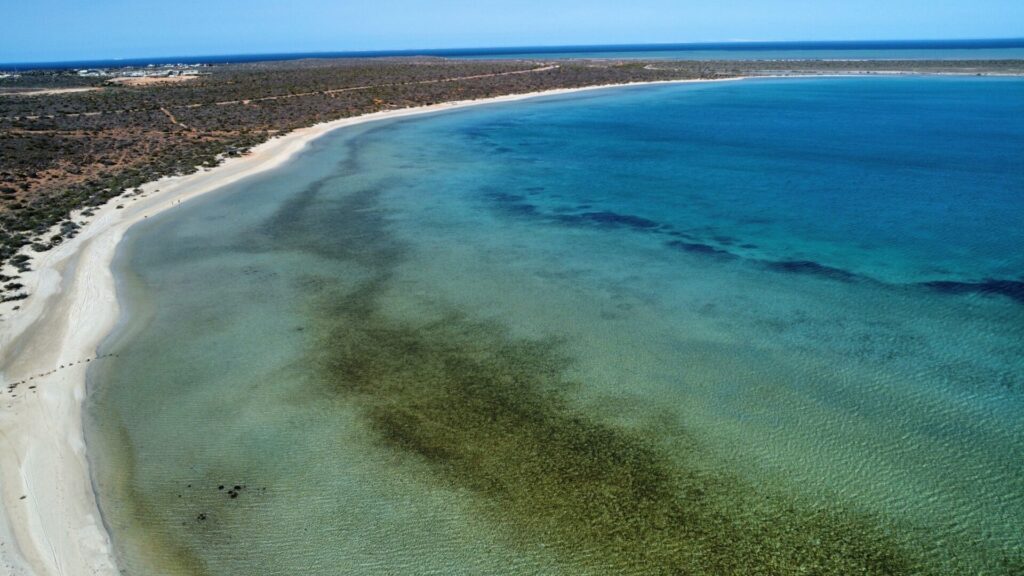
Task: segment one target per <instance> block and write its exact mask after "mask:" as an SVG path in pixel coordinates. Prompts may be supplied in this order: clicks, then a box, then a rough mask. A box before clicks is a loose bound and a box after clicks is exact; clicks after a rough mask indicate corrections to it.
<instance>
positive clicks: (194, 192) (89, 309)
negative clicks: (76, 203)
mask: <svg viewBox="0 0 1024 576" xmlns="http://www.w3.org/2000/svg"><path fill="white" fill-rule="evenodd" d="M676 82H697V81H695V80H686V81H669V82H668V83H676ZM658 83H661V82H658ZM600 88H607V86H593V87H587V88H577V89H563V90H552V91H547V92H536V93H530V94H519V95H512V96H502V97H498V98H492V99H486V100H474V101H462V102H450V103H445V104H437V105H433V106H425V107H419V108H409V109H400V110H392V111H385V112H378V113H374V114H368V115H364V116H359V117H355V118H345V119H341V120H336V121H333V122H327V123H323V124H319V125H316V126H312V127H309V128H304V129H301V130H297V131H294V132H291V133H289V134H287V135H284V136H280V137H277V138H274V139H272V140H270V141H268V142H265V143H263V144H261V145H259V146H257V147H255V148H254V149H253V150H252V151H251V152H250V153H248V154H246V155H245V156H242V157H240V158H232V159H229V160H226V161H225V162H223V163H222V164H221V165H220V166H218V167H216V168H214V169H210V170H203V171H200V172H198V173H195V174H191V175H188V176H180V177H173V178H165V179H162V180H159V181H156V182H151V183H149V184H146V185H144V186H143V187H142V189H143V193H142V194H141V195H138V196H133V197H125V198H117V199H114V200H112V201H110V202H108V203H107V204H106V205H104V206H103V207H102V208H101V209H99V210H98V211H97V212H96V215H95V216H94V217H93V219H92V220H91V221H90V222H89V223H88V224H87V225H86V226H84V227H83V228H82V229H81V230H80V232H79V234H78V236H76V237H75V238H73V239H71V240H69V241H66V242H65V243H63V244H61V245H60V246H59V247H57V248H55V249H53V250H50V251H48V252H45V253H43V254H40V255H38V256H37V257H36V258H34V259H33V262H32V266H33V271H32V272H29V273H26V274H24V275H23V276H22V279H21V280H20V282H22V283H23V284H25V286H26V289H27V290H28V292H29V293H30V297H29V298H28V299H26V300H22V301H20V302H8V303H4V304H0V315H2V319H0V389H2V390H3V396H2V397H0V401H2V402H0V572H2V573H7V574H12V575H28V574H32V575H51V574H60V575H79V574H81V575H86V574H88V575H105V574H117V573H118V571H117V568H116V564H115V561H114V556H113V550H112V546H111V543H110V536H109V535H108V533H107V531H106V528H105V527H104V525H103V521H102V518H101V516H100V513H99V510H98V508H97V504H96V498H95V494H94V493H93V489H92V483H91V480H90V475H89V469H88V461H87V458H86V447H85V442H84V438H83V429H82V402H83V399H84V397H85V384H86V381H85V376H86V368H87V367H88V366H89V365H90V364H91V361H94V359H95V356H96V350H97V347H98V346H99V344H100V342H101V341H102V339H103V338H104V337H105V336H106V335H107V334H108V333H109V332H110V330H111V329H112V328H113V327H114V325H115V323H116V322H117V319H118V315H119V309H118V302H117V297H116V293H115V285H114V278H113V276H112V273H111V267H110V265H111V262H112V260H113V257H114V254H115V252H116V249H117V246H118V243H119V242H120V240H121V238H122V236H123V235H124V233H125V231H126V230H127V229H128V228H129V227H131V226H132V225H133V224H134V223H136V222H138V221H140V220H142V219H143V218H146V217H149V216H152V215H154V214H157V213H159V212H162V211H164V210H168V209H173V208H174V207H175V206H177V205H179V203H180V202H182V201H185V200H187V199H190V198H194V197H196V196H199V195H201V194H205V193H207V192H210V191H213V190H216V189H219V188H221V187H223V186H225V185H227V184H230V183H232V182H235V181H238V180H240V179H242V178H245V177H248V176H251V175H253V174H256V173H259V172H262V171H265V170H269V169H271V168H273V167H275V166H278V165H280V164H282V163H284V162H286V161H287V160H288V159H289V158H291V157H292V156H294V155H295V154H296V153H298V152H299V151H300V150H302V149H303V148H304V147H305V146H306V145H307V144H308V143H309V142H310V141H311V140H313V139H315V138H317V137H319V136H321V135H323V134H325V133H327V132H329V131H331V130H334V129H337V128H341V127H344V126H351V125H354V124H360V123H363V122H369V121H373V120H380V119H385V118H397V117H403V116H413V115H420V114H426V113H430V112H437V111H442V110H450V109H453V108H459V107H465V106H472V105H478V104H485V103H495V102H510V101H515V100H522V99H526V98H531V97H536V96H541V95H555V94H560V93H569V92H576V91H581V90H593V89H600ZM118 205H123V208H121V209H118V208H117V206H118ZM18 306H20V309H17V310H15V309H14V308H15V307H18ZM100 361H102V360H100ZM15 383H20V384H17V386H16V387H15V388H14V389H13V390H8V387H10V386H11V385H12V384H15Z"/></svg>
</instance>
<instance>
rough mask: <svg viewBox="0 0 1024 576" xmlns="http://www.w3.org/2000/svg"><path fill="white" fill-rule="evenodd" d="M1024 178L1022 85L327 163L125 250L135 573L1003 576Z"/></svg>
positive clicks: (775, 97)
mask: <svg viewBox="0 0 1024 576" xmlns="http://www.w3.org/2000/svg"><path fill="white" fill-rule="evenodd" d="M1021 150H1024V81H1020V80H1015V79H949V78H860V79H787V80H758V81H742V82H728V83H714V84H702V85H677V86H658V87H636V88H628V89H611V90H603V91H597V92H588V93H582V94H576V95H570V96H562V97H548V98H542V99H535V100H530V101H524V102H518V103H512V104H501V105H489V106H484V107H478V108H472V109H464V110H461V111H457V112H450V113H445V114H439V115H433V116H430V117H422V118H417V119H407V120H402V121H387V122H377V123H371V124H365V125H361V126H358V127H355V128H351V129H345V130H342V131H339V132H336V133H333V134H330V135H328V136H326V137H324V138H322V139H320V140H318V141H316V142H315V143H314V144H313V145H312V147H311V148H310V149H309V150H308V151H307V152H305V153H304V154H303V155H302V156H301V157H299V158H297V159H296V160H295V161H293V162H291V163H289V164H288V165H287V166H285V167H282V168H280V169H278V170H276V171H274V172H272V173H269V174H265V175H261V176H259V177H255V178H251V179H249V180H246V181H244V182H241V183H239V184H237V185H233V186H231V187H228V188H226V189H224V190H223V191H221V192H219V193H217V194H213V195H210V196H208V197H205V198H201V199H198V200H195V201H192V202H189V203H187V204H184V205H182V206H181V207H180V208H176V209H175V210H174V211H172V212H169V213H166V214H164V215H162V216H160V217H158V218H151V219H149V220H147V221H146V222H144V223H142V224H139V225H137V226H136V227H135V228H133V229H132V230H131V231H130V233H129V235H128V237H127V239H126V241H125V243H124V244H123V245H122V249H121V251H120V254H119V257H118V262H117V268H118V271H119V277H120V285H119V290H120V295H121V298H122V301H123V302H124V304H125V308H126V313H127V316H126V317H127V321H126V322H124V323H123V324H122V325H121V326H120V327H119V329H118V330H117V331H116V333H115V334H114V335H112V336H111V337H110V338H109V339H108V341H107V342H106V343H105V344H104V352H109V353H114V354H117V357H116V358H115V359H113V360H111V361H110V362H109V363H107V364H105V365H103V366H96V367H94V370H93V372H92V373H91V390H90V396H89V403H88V422H87V439H88V441H89V445H90V454H91V457H92V459H93V462H94V473H95V480H96V484H97V486H98V489H99V494H100V504H101V508H102V510H103V512H104V515H105V518H106V520H107V522H108V524H109V525H110V527H111V529H112V533H113V536H114V540H115V545H116V548H117V551H118V555H119V559H120V561H121V564H122V567H123V568H124V569H125V571H126V572H127V573H130V574H150V573H166V574H218V575H219V574H257V573H258V574H297V573H303V574H337V573H346V574H392V573H403V574H404V573H410V574H434V573H446V574H447V573H459V574H479V573H517V574H518V573H567V574H606V573H624V574H659V573H664V574H668V573H678V572H684V573H694V574H758V573H760V574H798V573H818V574H826V573H833V574H852V573H870V574H966V573H971V574H976V573H982V574H1015V573H1020V571H1021V570H1022V569H1024V547H1022V542H1024V528H1022V525H1021V523H1020V521H1019V519H1020V518H1021V517H1024V416H1022V414H1024V412H1022V408H1024V400H1022V392H1024V379H1022V378H1024V376H1022V375H1024V289H1022V287H1024V276H1022V270H1024V252H1022V251H1021V250H1019V247H1020V246H1021V245H1024V227H1022V226H1021V224H1022V223H1024V196H1022V191H1024V166H1022V155H1021ZM236 486H237V488H236Z"/></svg>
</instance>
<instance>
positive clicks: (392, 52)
mask: <svg viewBox="0 0 1024 576" xmlns="http://www.w3.org/2000/svg"><path fill="white" fill-rule="evenodd" d="M964 43H990V44H993V45H990V46H971V47H965V48H967V49H971V48H976V49H983V48H1024V36H1020V37H998V38H916V39H914V38H893V39H882V40H856V39H847V40H837V39H833V40H724V41H700V42H642V43H617V44H535V45H534V44H523V45H511V44H510V45H500V46H462V47H458V46H456V47H443V48H384V49H363V50H309V51H294V52H273V51H270V52H225V53H215V54H209V53H207V54H199V53H196V54H166V55H149V56H128V57H107V58H82V59H73V60H23V61H18V62H0V69H4V68H5V67H7V68H8V69H12V68H20V69H22V70H32V69H35V70H42V69H47V68H70V67H72V65H74V64H88V63H98V62H119V61H121V62H125V63H126V64H125V66H130V65H134V64H138V63H156V62H157V61H160V63H170V61H172V60H174V59H192V60H195V59H205V60H211V62H204V63H210V64H213V63H232V61H230V60H227V59H230V58H251V59H254V60H253V61H257V60H255V59H258V58H262V57H268V58H270V57H282V58H281V59H282V60H289V59H302V58H330V57H338V58H358V57H360V56H363V57H368V58H373V57H377V58H380V57H388V56H445V55H453V56H455V55H462V56H468V55H487V54H515V53H519V52H550V53H556V54H557V53H559V52H563V53H564V52H572V51H580V50H581V49H591V50H593V49H605V51H609V50H611V49H618V50H620V51H624V52H642V51H646V50H645V49H650V51H654V52H656V51H659V49H660V50H666V51H667V50H669V49H672V48H676V49H680V48H688V49H692V50H694V51H696V50H697V49H700V48H715V49H719V50H730V49H734V48H742V47H771V46H786V45H790V46H793V45H803V46H802V47H803V48H804V49H807V46H823V47H827V46H830V45H831V46H832V47H835V46H837V45H852V44H857V45H860V46H865V47H872V46H874V47H877V48H882V47H894V46H896V45H900V44H906V45H912V46H911V47H917V48H922V49H929V48H931V49H942V48H950V47H956V46H955V45H956V44H964ZM914 45H916V46H914ZM792 49H797V48H796V47H795V46H794V47H793V48H792ZM847 49H857V48H856V47H849V48H847ZM595 51H596V50H595ZM288 56H296V57H299V58H288ZM217 59H223V60H222V61H221V62H217V61H216V60H217ZM264 61H270V60H264ZM129 63H134V64H129ZM27 66H35V67H36V68H26V67H27Z"/></svg>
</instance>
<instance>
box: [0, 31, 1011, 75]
mask: <svg viewBox="0 0 1024 576" xmlns="http://www.w3.org/2000/svg"><path fill="white" fill-rule="evenodd" d="M389 56H392V57H393V56H441V57H446V58H478V59H490V58H502V59H505V58H510V59H514V58H529V59H534V58H538V59H557V58H616V59H619V58H641V59H680V60H748V59H749V60H777V59H804V58H810V59H837V60H844V59H885V60H899V59H907V60H925V59H936V60H959V59H964V60H1000V59H1021V58H1024V38H1007V39H980V40H889V41H886V40H879V41H832V42H826V41H815V42H701V43H686V44H615V45H578V46H514V47H495V48H438V49H423V50H374V51H340V52H292V53H271V54H221V55H191V56H155V57H150V58H122V59H113V60H77V61H63V62H7V63H4V62H0V70H9V71H18V70H33V69H68V68H116V67H121V66H146V65H149V64H178V63H181V64H226V63H239V62H267V61H272V60H299V59H303V58H378V57H389Z"/></svg>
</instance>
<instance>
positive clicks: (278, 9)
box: [0, 0, 1024, 62]
mask: <svg viewBox="0 0 1024 576" xmlns="http://www.w3.org/2000/svg"><path fill="white" fill-rule="evenodd" d="M1020 37H1024V0H703V1H696V0H616V1H611V0H501V1H499V0H245V1H231V0H170V1H169V0H161V1H160V2H155V1H147V0H0V62H45V61H58V60H89V59H106V58H130V57H157V56H193V55H215V54H250V53H282V52H320V51H323V52H330V51H350V50H392V49H395V50H400V49H425V48H464V47H496V46H524V45H531V46H533V45H568V44H629V43H660V42H666V43H675V42H680V43H683V42H725V41H747V40H749V41H774V40H894V39H947V38H1020Z"/></svg>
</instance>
